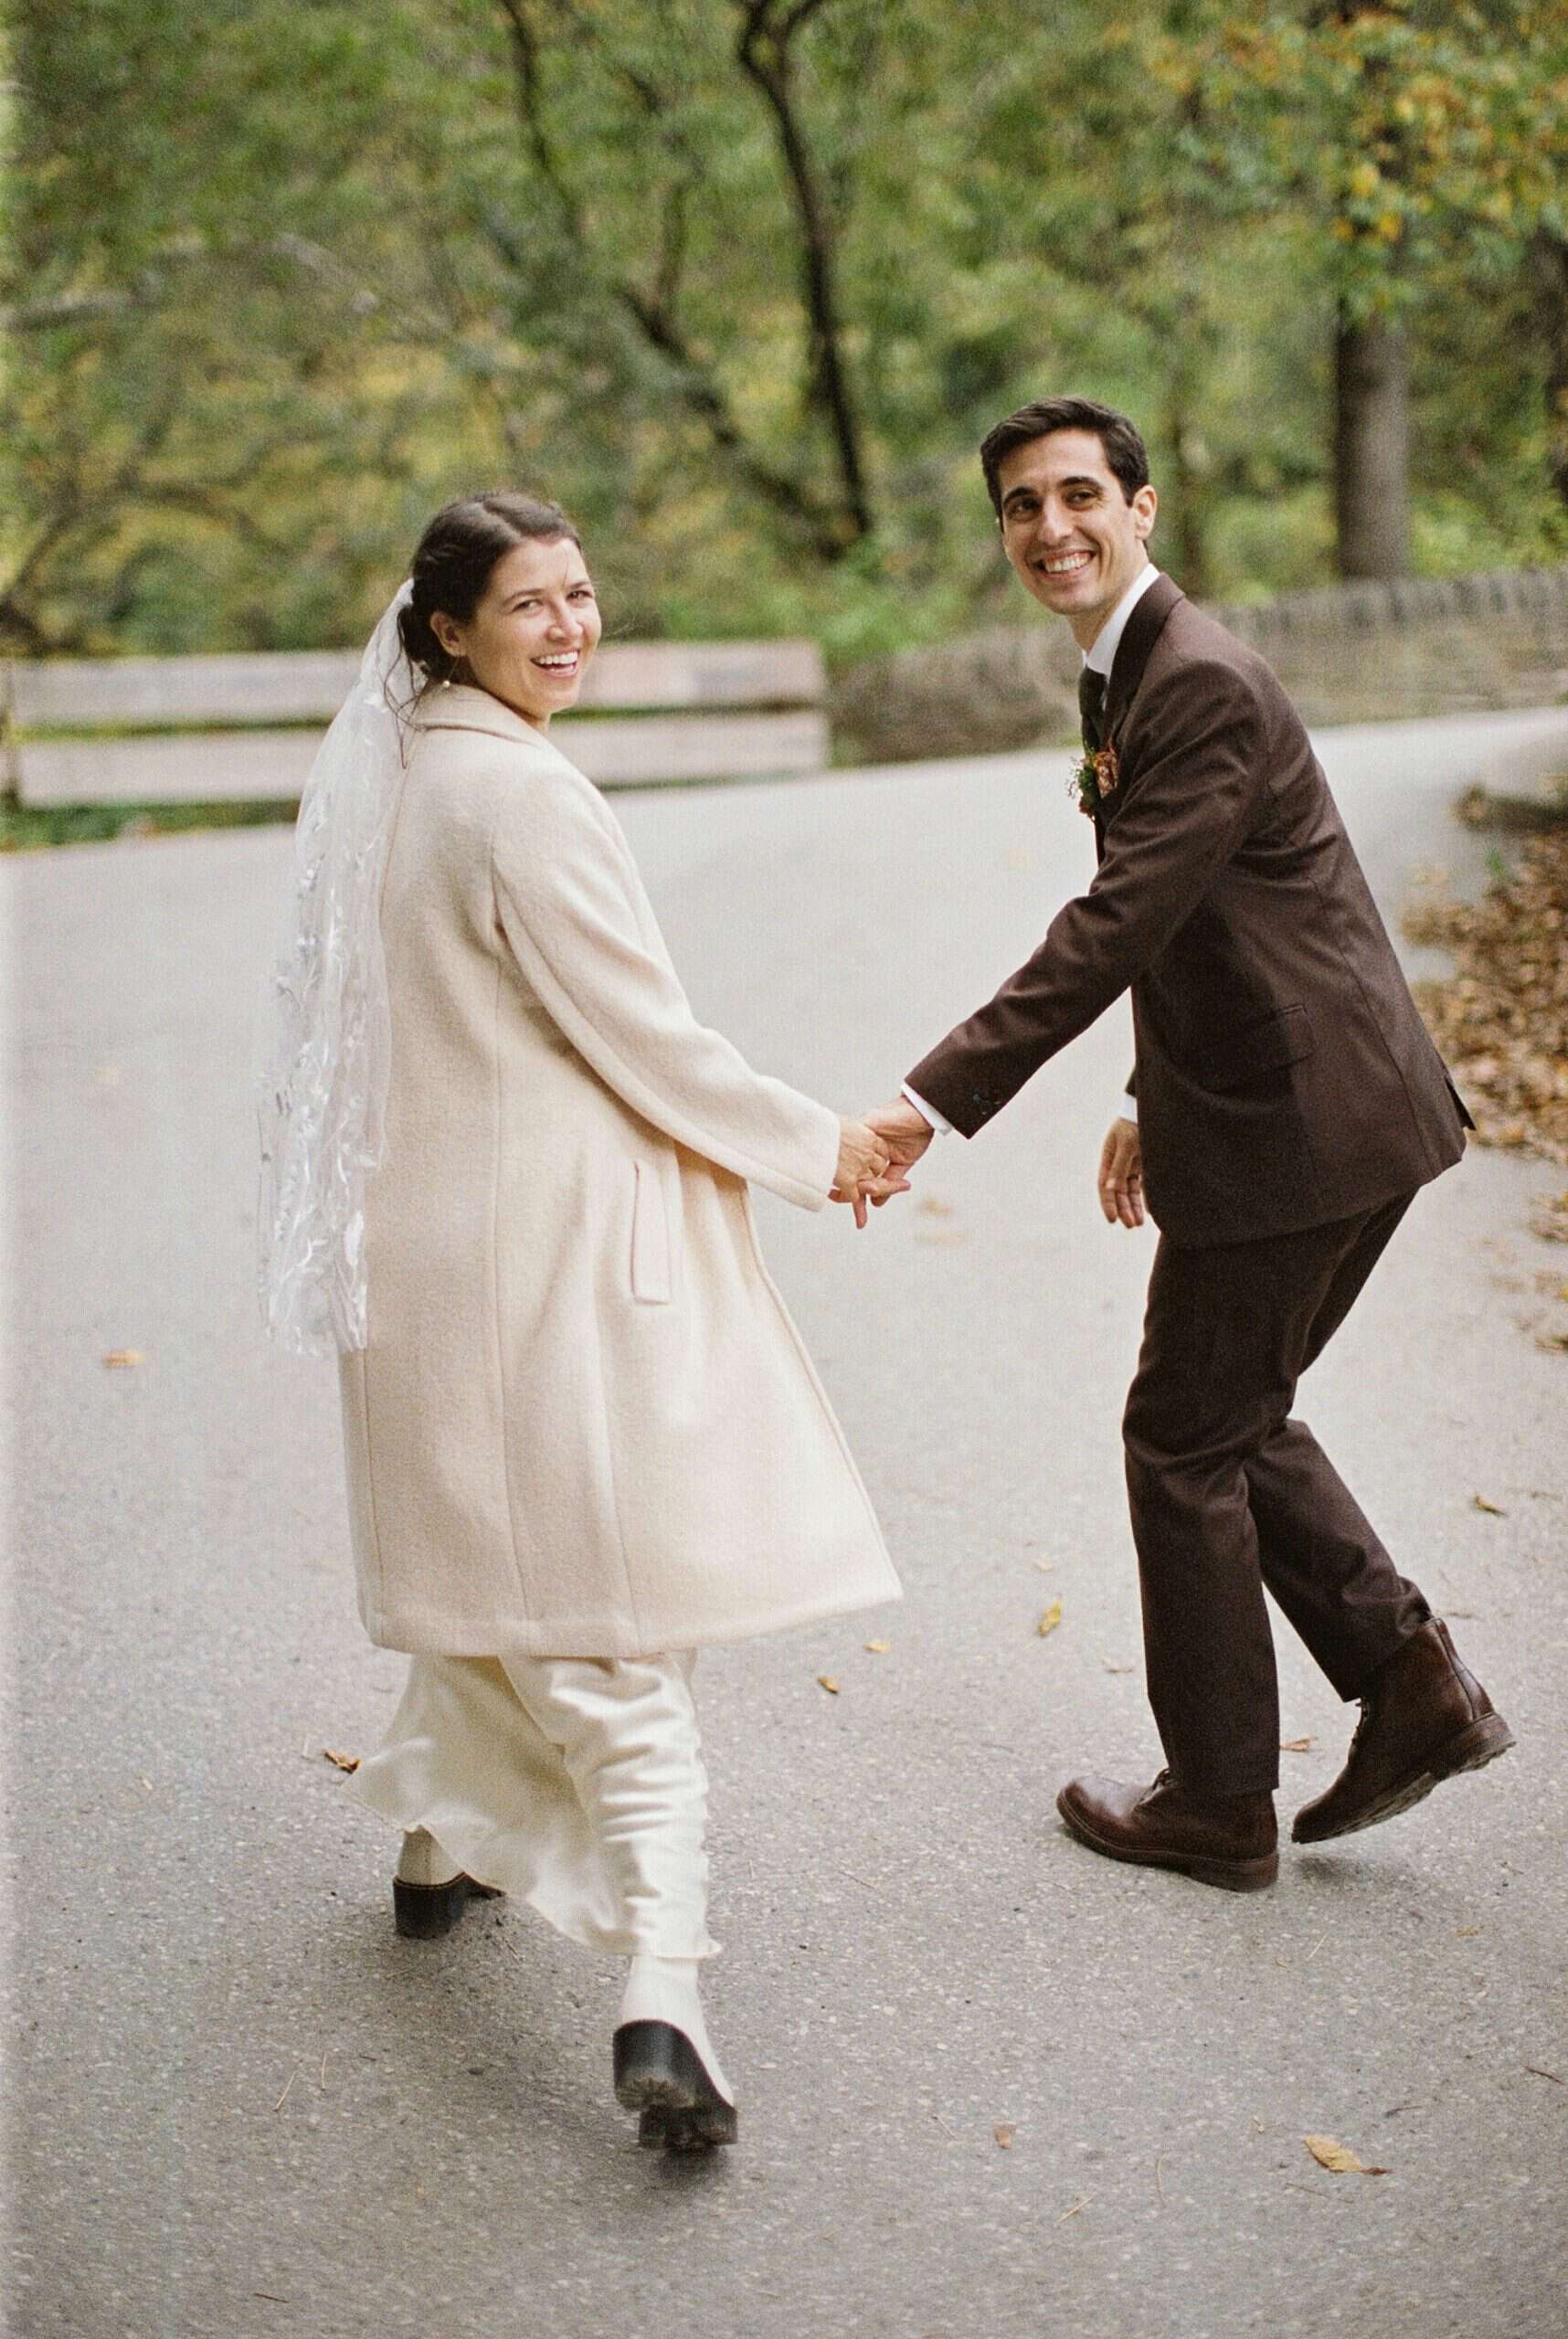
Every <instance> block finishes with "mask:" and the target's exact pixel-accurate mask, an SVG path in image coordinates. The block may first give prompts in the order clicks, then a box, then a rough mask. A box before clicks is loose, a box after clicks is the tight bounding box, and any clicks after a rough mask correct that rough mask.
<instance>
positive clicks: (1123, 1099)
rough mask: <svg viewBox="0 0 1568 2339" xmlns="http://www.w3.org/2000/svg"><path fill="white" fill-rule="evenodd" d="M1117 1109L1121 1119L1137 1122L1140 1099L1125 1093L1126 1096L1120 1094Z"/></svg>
mask: <svg viewBox="0 0 1568 2339" xmlns="http://www.w3.org/2000/svg"><path fill="white" fill-rule="evenodd" d="M1116 1109H1117V1113H1118V1117H1119V1118H1120V1119H1122V1120H1124V1121H1134V1122H1136V1120H1137V1119H1138V1099H1137V1097H1136V1096H1125V1095H1124V1096H1118V1099H1117V1107H1116Z"/></svg>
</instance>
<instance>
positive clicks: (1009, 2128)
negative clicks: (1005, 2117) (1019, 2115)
mask: <svg viewBox="0 0 1568 2339" xmlns="http://www.w3.org/2000/svg"><path fill="white" fill-rule="evenodd" d="M1017 2133H1018V2130H1017V2129H1016V2128H1015V2127H1014V2126H1013V2124H1012V2122H1011V2121H1004V2122H1003V2123H1002V2125H1001V2127H1000V2128H993V2129H992V2130H991V2134H992V2135H993V2136H994V2137H995V2138H996V2141H997V2143H999V2144H1000V2145H1001V2149H1002V2151H1003V2152H1005V2151H1006V2150H1007V2148H1008V2146H1009V2144H1011V2143H1012V2140H1013V2138H1014V2136H1016V2135H1017Z"/></svg>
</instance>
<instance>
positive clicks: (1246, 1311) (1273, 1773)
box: [1123, 1194, 1430, 1795]
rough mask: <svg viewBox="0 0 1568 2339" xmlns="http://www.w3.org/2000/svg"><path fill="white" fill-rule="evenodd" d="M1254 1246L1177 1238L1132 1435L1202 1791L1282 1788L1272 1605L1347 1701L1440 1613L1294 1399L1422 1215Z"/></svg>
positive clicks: (1163, 1697) (1186, 1781) (1176, 1697)
mask: <svg viewBox="0 0 1568 2339" xmlns="http://www.w3.org/2000/svg"><path fill="white" fill-rule="evenodd" d="M1411 1200H1412V1197H1411V1196H1410V1195H1409V1194H1404V1195H1401V1196H1400V1197H1398V1198H1397V1199H1396V1200H1395V1201H1390V1202H1383V1203H1382V1204H1381V1205H1380V1206H1379V1207H1378V1208H1377V1209H1375V1210H1370V1211H1363V1212H1360V1213H1359V1214H1358V1215H1357V1216H1355V1217H1353V1218H1348V1219H1340V1220H1337V1221H1335V1222H1333V1223H1332V1224H1330V1225H1328V1226H1312V1227H1308V1228H1306V1229H1304V1230H1303V1231H1302V1232H1301V1233H1296V1234H1275V1235H1269V1236H1267V1237H1265V1238H1264V1239H1262V1240H1260V1241H1256V1242H1252V1243H1228V1244H1224V1245H1223V1246H1220V1247H1213V1248H1202V1249H1192V1248H1190V1247H1185V1246H1181V1247H1179V1246H1178V1245H1177V1244H1173V1243H1171V1242H1169V1241H1166V1240H1163V1239H1162V1240H1161V1242H1160V1247H1159V1250H1158V1251H1157V1252H1156V1254H1155V1260H1154V1271H1153V1274H1152V1275H1151V1276H1150V1285H1149V1304H1148V1313H1147V1315H1146V1318H1145V1321H1144V1335H1143V1349H1142V1353H1141V1355H1140V1357H1139V1367H1138V1372H1137V1375H1136V1377H1135V1379H1134V1381H1133V1384H1132V1388H1131V1390H1130V1392H1128V1402H1127V1412H1126V1415H1125V1419H1124V1422H1123V1438H1124V1445H1125V1450H1126V1460H1127V1487H1128V1506H1129V1508H1130V1510H1131V1514H1132V1530H1133V1540H1134V1541H1135V1543H1136V1544H1137V1546H1138V1561H1139V1582H1140V1586H1141V1590H1142V1596H1143V1631H1144V1654H1145V1659H1146V1662H1147V1666H1148V1675H1149V1701H1150V1705H1151V1706H1152V1708H1153V1709H1154V1718H1155V1721H1156V1723H1157V1724H1158V1726H1159V1730H1160V1740H1161V1742H1162V1743H1163V1745H1164V1748H1165V1755H1166V1760H1167V1762H1169V1763H1170V1765H1171V1771H1172V1773H1174V1775H1175V1776H1176V1778H1178V1779H1179V1780H1180V1781H1181V1783H1182V1785H1184V1786H1186V1787H1189V1788H1191V1789H1192V1790H1193V1791H1194V1792H1196V1793H1207V1794H1221V1795H1226V1794H1263V1793H1266V1792H1268V1791H1269V1790H1271V1789H1272V1788H1273V1787H1275V1786H1276V1785H1277V1783H1278V1776H1279V1692H1278V1687H1277V1679H1276V1675H1275V1662H1274V1643H1273V1638H1272V1635H1271V1634H1270V1632H1269V1626H1268V1615H1267V1612H1266V1607H1265V1603H1264V1596H1263V1595H1264V1589H1265V1586H1266V1587H1267V1589H1268V1591H1269V1592H1270V1593H1272V1594H1273V1595H1274V1598H1275V1599H1276V1600H1277V1602H1278V1603H1279V1606H1280V1608H1281V1609H1282V1610H1283V1611H1284V1613H1285V1614H1286V1615H1287V1617H1288V1618H1289V1620H1290V1622H1291V1624H1292V1625H1295V1627H1296V1630H1297V1631H1298V1633H1299V1634H1300V1635H1301V1638H1302V1639H1303V1641H1304V1642H1305V1643H1306V1645H1307V1647H1308V1650H1309V1651H1310V1653H1311V1655H1312V1656H1314V1657H1315V1658H1316V1659H1317V1662H1318V1663H1319V1666H1321V1667H1322V1669H1323V1671H1324V1672H1325V1673H1326V1674H1327V1675H1328V1677H1329V1679H1330V1681H1331V1682H1332V1683H1333V1685H1334V1688H1336V1689H1337V1690H1338V1691H1339V1693H1340V1696H1341V1697H1342V1698H1353V1697H1355V1696H1357V1695H1358V1694H1359V1693H1360V1692H1361V1690H1362V1689H1363V1688H1365V1686H1366V1684H1367V1682H1368V1680H1369V1678H1371V1676H1372V1674H1373V1673H1374V1672H1375V1671H1376V1670H1377V1668H1378V1667H1379V1666H1380V1665H1382V1664H1383V1662H1384V1660H1385V1659H1386V1658H1388V1657H1390V1656H1393V1652H1394V1650H1395V1649H1396V1648H1397V1647H1398V1646H1399V1645H1400V1643H1401V1642H1402V1641H1403V1640H1404V1639H1405V1638H1406V1636H1407V1635H1409V1634H1411V1633H1413V1632H1414V1631H1416V1630H1417V1628H1418V1627H1419V1626H1420V1625H1422V1624H1423V1623H1424V1622H1425V1619H1426V1617H1427V1615H1428V1614H1430V1611H1429V1610H1428V1608H1427V1605H1426V1603H1425V1600H1424V1599H1423V1598H1422V1596H1421V1593H1419V1592H1418V1591H1417V1590H1416V1588H1415V1586H1414V1584H1412V1583H1409V1582H1406V1581H1405V1579H1404V1577H1403V1576H1402V1575H1401V1574H1400V1573H1399V1572H1398V1570H1397V1569H1396V1568H1395V1566H1394V1564H1393V1561H1392V1560H1391V1559H1390V1557H1389V1555H1388V1553H1387V1551H1385V1550H1384V1549H1383V1544H1382V1543H1381V1542H1380V1540H1378V1537H1377V1535H1376V1533H1375V1532H1374V1530H1373V1529H1372V1526H1371V1524H1370V1523H1369V1521H1368V1520H1367V1519H1366V1518H1365V1516H1364V1514H1363V1513H1362V1511H1361V1508H1360V1506H1359V1504H1358V1503H1357V1502H1356V1500H1355V1498H1354V1497H1353V1496H1352V1495H1351V1492H1350V1489H1349V1488H1348V1487H1346V1486H1345V1484H1344V1482H1343V1480H1342V1479H1341V1478H1340V1476H1339V1474H1338V1472H1337V1471H1336V1470H1335V1468H1334V1466H1333V1464H1332V1463H1331V1462H1330V1460H1329V1457H1328V1455H1326V1454H1325V1453H1324V1452H1323V1450H1322V1448H1321V1446H1319V1444H1318V1442H1317V1440H1316V1438H1314V1436H1313V1435H1312V1433H1311V1431H1310V1430H1309V1429H1308V1426H1307V1424H1306V1423H1305V1422H1299V1421H1295V1420H1292V1419H1291V1417H1290V1407H1291V1404H1292V1402H1293V1401H1294V1398H1295V1394H1296V1383H1297V1381H1298V1378H1299V1377H1300V1375H1301V1374H1302V1373H1303V1372H1304V1371H1306V1369H1307V1367H1308V1365H1309V1364H1310V1363H1311V1362H1312V1360H1313V1359H1314V1358H1315V1357H1316V1356H1318V1355H1319V1352H1320V1351H1321V1349H1323V1347H1324V1345H1325V1343H1326V1342H1327V1341H1328V1340H1329V1339H1331V1338H1332V1336H1333V1334H1334V1333H1335V1332H1336V1331H1338V1329H1339V1328H1340V1325H1341V1324H1342V1323H1343V1322H1344V1320H1345V1318H1346V1316H1347V1314H1348V1313H1349V1312H1350V1309H1351V1305H1352V1303H1353V1302H1354V1300H1355V1298H1356V1297H1357V1295H1358V1294H1359V1292H1360V1291H1361V1286H1362V1285H1363V1284H1364V1283H1365V1281H1366V1279H1367V1277H1368V1275H1370V1274H1371V1273H1372V1268H1373V1267H1374V1266H1375V1265H1376V1264H1377V1261H1378V1259H1379V1257H1380V1255H1381V1254H1382V1253H1383V1247H1384V1245H1385V1244H1387V1242H1388V1239H1389V1237H1390V1235H1391V1234H1392V1233H1393V1230H1394V1228H1395V1227H1396V1226H1397V1225H1398V1223H1399V1222H1400V1220H1401V1219H1402V1218H1403V1217H1404V1213H1405V1212H1406V1210H1407V1209H1408V1208H1409V1206H1410V1202H1411Z"/></svg>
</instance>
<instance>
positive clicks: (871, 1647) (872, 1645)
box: [865, 1641, 893, 1656]
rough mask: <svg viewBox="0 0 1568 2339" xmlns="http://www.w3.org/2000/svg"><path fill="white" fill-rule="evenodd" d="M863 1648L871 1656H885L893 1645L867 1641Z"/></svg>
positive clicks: (886, 1642) (889, 1642) (887, 1642)
mask: <svg viewBox="0 0 1568 2339" xmlns="http://www.w3.org/2000/svg"><path fill="white" fill-rule="evenodd" d="M865 1646H866V1649H867V1651H868V1653H869V1654H870V1655H871V1656H886V1655H887V1652H888V1650H889V1649H890V1648H891V1647H892V1646H893V1644H892V1642H891V1641H867V1643H866V1645H865Z"/></svg>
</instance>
